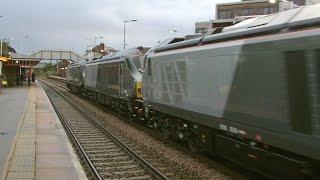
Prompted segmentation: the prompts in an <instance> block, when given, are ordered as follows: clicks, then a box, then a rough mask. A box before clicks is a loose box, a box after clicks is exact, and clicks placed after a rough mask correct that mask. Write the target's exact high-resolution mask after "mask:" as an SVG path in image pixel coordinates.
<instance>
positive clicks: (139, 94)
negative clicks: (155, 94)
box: [135, 81, 143, 99]
mask: <svg viewBox="0 0 320 180" xmlns="http://www.w3.org/2000/svg"><path fill="white" fill-rule="evenodd" d="M142 85H143V83H142V81H137V82H136V87H135V92H136V96H137V98H139V99H140V98H141V99H142V98H143V94H142Z"/></svg>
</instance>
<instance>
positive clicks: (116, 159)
mask: <svg viewBox="0 0 320 180" xmlns="http://www.w3.org/2000/svg"><path fill="white" fill-rule="evenodd" d="M43 87H44V89H45V91H46V93H47V94H48V96H49V99H50V101H51V102H52V105H53V107H54V108H55V110H56V112H57V114H58V116H59V118H60V119H61V121H62V123H63V125H64V126H65V129H66V130H67V132H68V134H69V137H70V138H71V140H72V141H73V142H74V144H75V145H76V146H77V149H78V150H79V151H80V152H81V156H82V157H83V158H84V160H85V162H86V164H87V167H89V168H87V169H89V171H90V174H91V176H92V177H93V179H169V178H174V175H173V174H172V173H171V172H170V171H167V170H166V168H165V167H162V166H161V165H158V166H157V168H156V167H155V166H153V165H151V164H150V162H152V161H153V159H146V158H145V155H144V154H143V152H141V151H138V150H137V148H136V147H135V144H133V143H130V142H123V140H120V139H119V138H117V133H116V132H113V131H110V130H108V129H106V128H105V127H103V126H101V125H100V124H99V123H97V122H96V121H95V120H94V119H93V118H91V117H90V116H89V115H87V114H86V113H85V112H84V111H83V110H82V109H81V108H80V107H79V105H76V104H73V102H71V101H70V100H69V99H68V98H67V97H65V96H64V95H63V94H61V93H59V92H58V91H57V90H55V89H53V88H51V87H49V85H48V84H43ZM159 167H161V170H159Z"/></svg>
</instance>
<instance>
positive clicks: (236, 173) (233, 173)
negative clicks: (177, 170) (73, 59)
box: [45, 79, 264, 179]
mask: <svg viewBox="0 0 320 180" xmlns="http://www.w3.org/2000/svg"><path fill="white" fill-rule="evenodd" d="M45 81H48V80H45ZM49 82H50V83H52V84H54V85H55V86H58V87H59V88H61V89H63V90H64V91H68V88H67V87H66V85H65V84H64V82H61V81H60V80H56V79H50V80H49ZM90 103H91V104H93V105H94V106H97V107H98V108H101V109H103V110H104V111H106V112H107V113H110V114H112V115H113V116H115V117H117V118H120V119H122V120H124V119H123V117H122V116H119V115H118V114H117V113H114V112H112V111H111V110H108V109H106V108H105V107H103V106H101V105H99V104H97V103H92V102H90ZM130 124H132V123H130ZM132 125H133V126H134V127H135V128H137V129H139V130H142V131H145V132H146V133H148V134H149V135H151V136H152V137H154V138H155V139H158V140H160V141H165V143H166V144H168V145H170V146H173V147H175V148H176V149H177V150H179V151H182V152H185V153H187V154H189V155H191V156H193V157H195V158H197V159H199V160H201V161H202V162H206V163H207V164H208V165H210V166H211V167H214V168H215V169H218V170H219V171H221V172H223V173H225V174H227V175H228V176H230V177H231V178H232V179H248V178H249V177H252V178H253V179H257V178H263V177H262V176H259V175H257V174H251V173H250V172H245V171H244V169H242V168H240V169H239V166H238V165H229V164H228V165H223V164H225V163H222V162H216V161H213V160H210V159H208V157H205V156H204V155H201V154H197V153H193V152H191V151H190V150H188V148H186V147H185V146H184V145H180V144H177V143H176V142H173V141H169V140H164V139H162V138H161V137H159V135H158V134H156V133H155V132H154V131H151V130H148V129H146V128H145V127H142V125H140V124H139V123H133V124H132ZM159 138H160V139H159ZM215 159H216V158H215ZM217 161H224V160H222V159H217ZM233 169H236V170H233ZM243 172H245V173H244V174H242V173H243ZM248 173H250V174H248ZM263 179H264V178H263Z"/></svg>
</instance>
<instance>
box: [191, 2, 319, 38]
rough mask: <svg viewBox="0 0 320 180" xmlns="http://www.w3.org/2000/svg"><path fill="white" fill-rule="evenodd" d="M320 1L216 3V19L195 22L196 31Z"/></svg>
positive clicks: (198, 32)
mask: <svg viewBox="0 0 320 180" xmlns="http://www.w3.org/2000/svg"><path fill="white" fill-rule="evenodd" d="M319 2H320V0H288V1H286V0H278V1H277V2H276V3H270V2H269V0H242V1H238V2H229V3H220V4H216V8H215V20H211V21H209V22H197V23H196V24H195V33H196V34H203V33H206V32H208V31H209V30H210V29H212V28H216V27H226V26H230V25H232V24H234V23H236V22H239V21H241V20H244V19H247V18H251V17H254V16H257V15H267V14H272V13H276V12H281V11H286V10H289V9H292V8H296V7H298V6H304V5H311V4H316V3H319Z"/></svg>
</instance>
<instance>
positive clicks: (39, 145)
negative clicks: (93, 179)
mask: <svg viewBox="0 0 320 180" xmlns="http://www.w3.org/2000/svg"><path fill="white" fill-rule="evenodd" d="M8 92H10V93H8ZM6 93H8V94H10V95H6ZM0 101H1V103H0V105H1V109H8V108H9V109H11V111H9V112H7V111H6V110H2V111H4V112H2V111H0V113H1V114H0V124H1V128H4V129H7V130H8V129H10V128H11V130H8V131H10V132H11V133H8V135H9V134H11V139H10V138H8V139H9V140H7V141H4V140H3V142H6V149H7V150H6V151H7V153H4V154H2V157H4V156H6V161H5V162H3V163H2V169H0V172H2V174H1V180H6V179H8V180H13V179H46V180H49V179H59V180H63V179H68V180H70V179H87V177H86V175H85V172H84V170H83V169H82V166H81V164H80V162H79V159H78V158H77V156H76V154H75V152H74V151H73V148H72V146H71V144H70V142H69V140H68V137H67V135H66V133H65V131H64V129H63V126H62V124H61V123H60V120H59V118H58V116H57V115H56V113H55V111H54V109H53V107H52V105H51V103H50V101H49V99H48V97H47V95H46V94H45V92H44V90H43V89H42V87H41V86H40V85H39V84H38V83H37V82H36V83H35V84H34V86H31V87H20V88H15V89H12V88H10V89H3V92H2V94H1V95H0ZM5 102H8V103H5ZM6 106H9V107H6ZM8 122H10V123H11V125H6V124H7V123H8ZM5 126H7V127H5ZM1 128H0V130H1ZM0 133H1V132H0ZM1 138H2V137H1V135H0V143H2V140H1ZM4 144H5V143H3V144H0V148H1V150H0V151H2V150H3V148H4V149H5V147H4V146H2V145H4ZM0 155H1V154H0ZM0 163H1V161H0ZM0 168H1V164H0Z"/></svg>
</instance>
